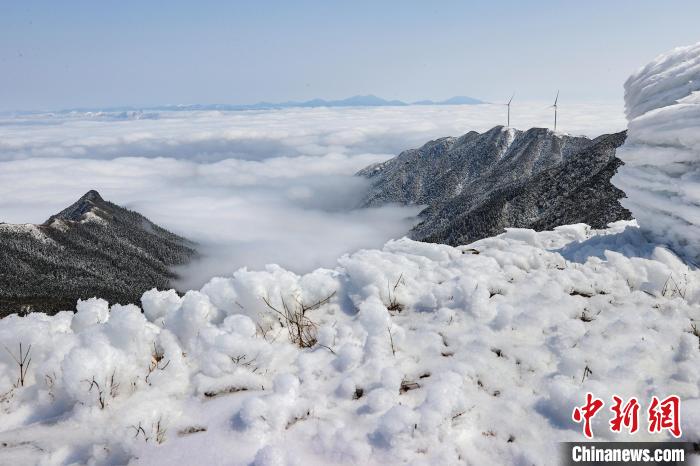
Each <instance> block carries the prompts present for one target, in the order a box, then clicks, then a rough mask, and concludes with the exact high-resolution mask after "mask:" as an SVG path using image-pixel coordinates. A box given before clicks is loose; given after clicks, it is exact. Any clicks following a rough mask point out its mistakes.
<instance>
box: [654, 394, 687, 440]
mask: <svg viewBox="0 0 700 466" xmlns="http://www.w3.org/2000/svg"><path fill="white" fill-rule="evenodd" d="M647 413H648V414H649V432H650V433H654V432H661V431H663V430H668V431H669V432H671V435H673V436H674V437H676V438H678V437H680V436H681V400H680V398H678V397H677V396H676V395H671V396H669V397H667V398H665V399H663V400H662V401H659V399H658V398H657V397H655V396H653V397H651V405H649V410H648V411H647Z"/></svg>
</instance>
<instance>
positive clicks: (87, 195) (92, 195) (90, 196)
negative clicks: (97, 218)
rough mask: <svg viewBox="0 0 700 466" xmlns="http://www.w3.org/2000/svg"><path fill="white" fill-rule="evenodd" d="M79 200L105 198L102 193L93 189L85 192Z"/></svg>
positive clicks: (95, 200)
mask: <svg viewBox="0 0 700 466" xmlns="http://www.w3.org/2000/svg"><path fill="white" fill-rule="evenodd" d="M78 201H91V202H104V199H102V196H100V193H98V192H97V191H95V190H94V189H91V190H90V191H88V192H86V193H85V194H83V195H82V197H81V198H80V199H78Z"/></svg>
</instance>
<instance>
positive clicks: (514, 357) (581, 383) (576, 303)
mask: <svg viewBox="0 0 700 466" xmlns="http://www.w3.org/2000/svg"><path fill="white" fill-rule="evenodd" d="M265 301H267V302H268V303H269V305H268V304H266V302H265ZM699 302H700V272H697V271H691V270H689V269H688V267H687V266H686V265H685V264H683V262H682V261H680V260H679V259H678V258H676V257H675V256H674V255H673V254H672V253H671V252H669V251H668V250H667V249H664V248H661V247H655V246H654V245H653V244H650V243H648V242H647V241H646V240H645V239H644V238H643V237H642V236H641V235H640V233H639V230H638V228H637V227H636V226H635V224H634V223H632V222H619V223H617V224H615V225H613V226H612V227H611V228H609V229H607V230H601V231H595V230H591V229H590V228H589V227H587V226H585V225H572V226H566V227H560V228H558V229H556V231H553V232H541V233H536V232H534V231H532V230H524V229H510V230H509V231H508V232H506V233H505V234H503V235H500V236H498V237H495V238H488V239H484V240H481V241H478V242H476V243H474V244H471V245H469V246H463V247H457V248H455V247H450V246H445V245H436V244H427V243H419V242H414V241H411V240H408V239H402V240H398V241H391V242H389V243H387V245H386V246H385V247H384V248H383V249H382V250H363V251H359V252H357V253H355V254H352V255H348V256H344V257H342V258H341V259H340V260H339V263H338V266H337V267H336V268H334V269H319V270H316V271H313V272H311V273H309V274H306V275H303V276H299V275H296V274H294V273H291V272H289V271H287V270H284V269H282V268H280V267H277V266H269V267H267V268H266V269H265V270H263V271H248V270H246V269H242V270H239V271H238V272H236V273H235V274H234V275H233V277H231V278H215V279H213V280H211V281H210V282H209V283H208V284H207V285H205V286H204V287H203V288H202V289H201V290H200V291H190V292H188V293H187V294H186V295H185V296H183V297H180V296H178V295H177V294H176V293H175V292H174V291H172V290H171V291H156V290H153V291H149V292H147V293H146V294H144V295H143V298H142V308H143V311H144V313H143V314H142V313H141V310H140V309H139V308H138V307H136V306H133V305H128V306H121V305H113V306H111V308H110V307H109V306H108V304H107V303H106V302H105V301H103V300H99V299H91V300H88V301H82V302H79V303H78V306H77V311H78V312H77V313H76V314H73V313H70V312H63V313H60V314H58V315H56V316H53V317H49V316H46V315H44V314H39V313H34V314H30V315H28V316H26V317H18V316H10V317H8V318H5V319H2V320H0V341H2V342H3V343H5V344H6V345H7V347H8V348H9V349H10V350H11V351H13V352H14V353H17V352H18V351H19V343H20V342H22V344H23V348H24V351H26V349H27V348H28V346H29V345H30V344H31V345H32V346H31V359H32V363H31V366H30V367H29V370H28V372H27V375H26V378H25V383H24V386H14V387H13V385H17V379H18V370H17V365H16V363H15V362H14V360H13V359H12V357H11V355H10V354H9V353H8V352H6V351H3V352H0V401H1V404H0V409H2V418H3V422H2V424H1V425H0V444H2V445H4V446H3V447H2V448H0V460H1V461H0V462H6V463H13V464H34V463H38V462H40V461H43V462H44V464H63V463H65V462H67V461H68V460H70V461H72V462H78V463H90V462H92V463H95V464H105V463H111V464H114V463H126V462H127V461H129V459H132V461H133V464H149V465H152V464H174V463H177V464H220V463H222V462H225V463H226V464H235V465H239V464H240V465H248V464H251V462H254V464H257V465H269V464H275V465H277V464H282V465H287V464H290V465H291V464H304V465H327V464H370V465H371V464H398V463H403V462H410V463H411V464H426V465H427V464H464V463H465V462H468V463H471V464H543V463H545V464H546V463H547V462H548V461H549V462H552V463H555V462H556V461H557V458H556V455H552V454H551V452H552V451H555V448H556V447H557V445H558V442H560V441H567V440H571V441H573V440H581V439H582V434H581V430H580V426H577V425H574V424H573V423H572V421H571V420H570V413H571V409H572V407H573V406H575V405H577V404H580V403H581V402H582V394H583V393H585V392H586V391H592V392H594V393H595V394H596V396H599V397H601V398H605V399H609V398H610V396H611V395H612V393H615V394H618V395H621V396H624V397H629V396H638V397H645V396H647V395H649V394H659V395H665V394H670V393H675V394H678V395H679V396H680V397H681V398H682V400H683V420H682V422H683V425H682V426H683V432H684V436H685V437H684V438H685V439H686V440H689V441H697V440H698V439H700V398H699V397H700V393H699V387H700V373H699V372H698V371H697V370H696V369H697V367H698V364H700V351H698V336H697V332H696V334H693V333H692V332H693V324H694V323H695V322H696V321H697V320H698V319H700V305H699V304H698V303H699ZM285 307H286V308H287V309H289V310H291V311H292V312H294V311H295V310H299V309H302V308H303V309H307V311H305V314H304V316H305V318H307V319H308V323H309V327H308V330H309V333H308V335H307V337H309V338H307V337H305V338H306V339H305V342H306V343H307V344H304V345H301V346H303V347H300V345H298V344H295V343H294V341H293V340H295V337H294V333H293V332H292V334H291V335H290V332H289V331H288V327H285V326H283V325H282V323H281V322H284V319H282V318H281V317H280V315H279V314H278V313H277V312H276V311H275V310H274V309H276V310H277V311H282V312H284V309H285ZM273 308H274V309H273ZM314 340H315V341H314ZM586 368H588V371H587V370H586ZM590 371H592V372H590ZM589 372H590V373H589ZM606 424H607V418H606V417H605V416H598V417H597V418H596V419H595V424H594V432H595V435H596V438H598V439H617V440H624V439H627V437H626V436H625V435H624V434H611V433H610V431H609V430H608V428H607V425H606ZM661 438H663V435H662V436H659V435H656V436H651V435H650V434H646V433H641V432H640V433H638V434H636V436H635V438H634V439H635V440H644V439H654V440H659V439H661ZM289 445H294V448H288V446H289Z"/></svg>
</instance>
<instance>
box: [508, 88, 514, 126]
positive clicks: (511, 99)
mask: <svg viewBox="0 0 700 466" xmlns="http://www.w3.org/2000/svg"><path fill="white" fill-rule="evenodd" d="M513 97H515V93H513V95H512V96H510V100H509V101H508V103H507V104H506V107H508V123H507V124H506V128H510V103H511V102H512V101H513Z"/></svg>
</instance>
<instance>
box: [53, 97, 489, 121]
mask: <svg viewBox="0 0 700 466" xmlns="http://www.w3.org/2000/svg"><path fill="white" fill-rule="evenodd" d="M484 103H486V102H484V101H481V100H479V99H475V98H473V97H466V96H455V97H451V98H449V99H446V100H438V101H434V100H418V101H415V102H404V101H401V100H386V99H382V98H381V97H377V96H376V95H371V94H369V95H356V96H353V97H348V98H347V99H341V100H325V99H311V100H305V101H294V100H290V101H287V102H278V103H273V102H258V103H256V104H240V105H235V104H180V105H160V106H154V107H138V108H137V107H109V108H101V109H95V108H73V109H67V110H62V111H61V112H60V113H69V112H112V113H117V112H118V113H120V115H119V116H120V118H124V119H126V118H129V117H131V118H134V119H138V118H157V115H152V114H148V113H143V110H147V111H158V110H160V111H188V110H189V111H196V110H201V111H205V110H219V111H239V110H273V109H280V108H314V107H405V106H409V105H477V104H484ZM133 112H140V113H133Z"/></svg>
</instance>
